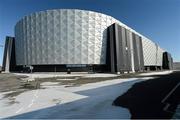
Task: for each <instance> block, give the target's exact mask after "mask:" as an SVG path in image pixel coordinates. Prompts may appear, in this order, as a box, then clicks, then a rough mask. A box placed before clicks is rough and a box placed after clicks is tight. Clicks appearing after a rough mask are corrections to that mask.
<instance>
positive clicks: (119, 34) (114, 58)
mask: <svg viewBox="0 0 180 120" xmlns="http://www.w3.org/2000/svg"><path fill="white" fill-rule="evenodd" d="M109 29H110V30H109V31H110V33H109V36H110V59H111V63H110V64H111V71H112V72H124V71H131V70H132V68H131V54H130V39H129V38H130V37H127V35H129V34H127V33H126V32H127V31H126V29H125V28H123V27H121V26H119V25H118V24H113V25H111V26H110V27H109Z"/></svg>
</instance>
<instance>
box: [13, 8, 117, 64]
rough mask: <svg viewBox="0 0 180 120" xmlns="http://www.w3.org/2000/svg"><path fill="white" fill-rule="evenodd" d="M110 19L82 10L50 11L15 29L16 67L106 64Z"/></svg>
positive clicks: (112, 20) (26, 20) (27, 20)
mask: <svg viewBox="0 0 180 120" xmlns="http://www.w3.org/2000/svg"><path fill="white" fill-rule="evenodd" d="M114 22H115V19H113V18H112V17H110V16H107V15H104V14H100V13H96V12H91V11H83V10H70V9H68V10H66V9H61V10H47V11H42V12H37V13H33V14H31V15H29V16H25V17H24V18H23V19H22V20H20V21H19V22H18V23H17V25H16V27H15V39H16V60H17V65H37V64H105V63H106V59H105V58H106V41H107V30H106V29H107V27H108V26H109V25H111V24H112V23H114Z"/></svg>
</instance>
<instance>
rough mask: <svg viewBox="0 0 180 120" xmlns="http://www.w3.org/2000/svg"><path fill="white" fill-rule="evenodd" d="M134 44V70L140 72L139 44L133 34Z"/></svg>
mask: <svg viewBox="0 0 180 120" xmlns="http://www.w3.org/2000/svg"><path fill="white" fill-rule="evenodd" d="M132 44H133V51H134V52H133V53H134V54H133V55H134V56H133V57H134V70H136V71H137V70H139V59H138V50H137V43H136V35H135V33H132Z"/></svg>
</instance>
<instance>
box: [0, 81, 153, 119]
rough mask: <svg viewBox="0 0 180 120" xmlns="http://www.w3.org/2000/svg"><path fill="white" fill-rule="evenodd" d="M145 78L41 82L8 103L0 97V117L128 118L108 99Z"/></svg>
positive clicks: (123, 110) (113, 97) (122, 110)
mask: <svg viewBox="0 0 180 120" xmlns="http://www.w3.org/2000/svg"><path fill="white" fill-rule="evenodd" d="M146 79H150V78H144V79H141V80H139V79H136V78H131V79H116V80H109V81H103V82H98V83H89V84H85V85H82V86H79V87H67V88H65V87H64V86H58V85H57V83H51V82H45V83H43V84H42V85H43V86H48V85H49V87H46V89H38V90H31V91H27V92H24V93H21V94H20V95H18V96H16V97H15V98H14V100H15V103H14V104H12V105H7V102H8V99H3V100H2V99H1V100H0V108H1V111H0V118H7V117H10V116H15V115H19V117H22V118H47V117H48V118H130V113H129V111H128V109H125V108H121V107H116V106H112V103H113V101H114V100H115V99H116V97H118V96H119V95H121V94H123V93H124V92H126V91H127V90H128V89H129V88H130V87H131V86H132V85H133V84H134V83H136V82H140V81H142V80H146ZM53 85H54V86H53ZM67 103H68V104H67ZM33 111H35V112H33ZM17 118H18V116H17Z"/></svg>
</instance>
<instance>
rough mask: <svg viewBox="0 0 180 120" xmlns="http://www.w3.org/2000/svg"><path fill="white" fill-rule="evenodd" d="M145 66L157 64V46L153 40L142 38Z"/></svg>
mask: <svg viewBox="0 0 180 120" xmlns="http://www.w3.org/2000/svg"><path fill="white" fill-rule="evenodd" d="M142 46H143V56H144V66H156V64H157V61H156V59H157V58H156V57H157V47H156V44H155V43H153V42H152V41H150V40H148V39H146V38H142Z"/></svg>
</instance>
